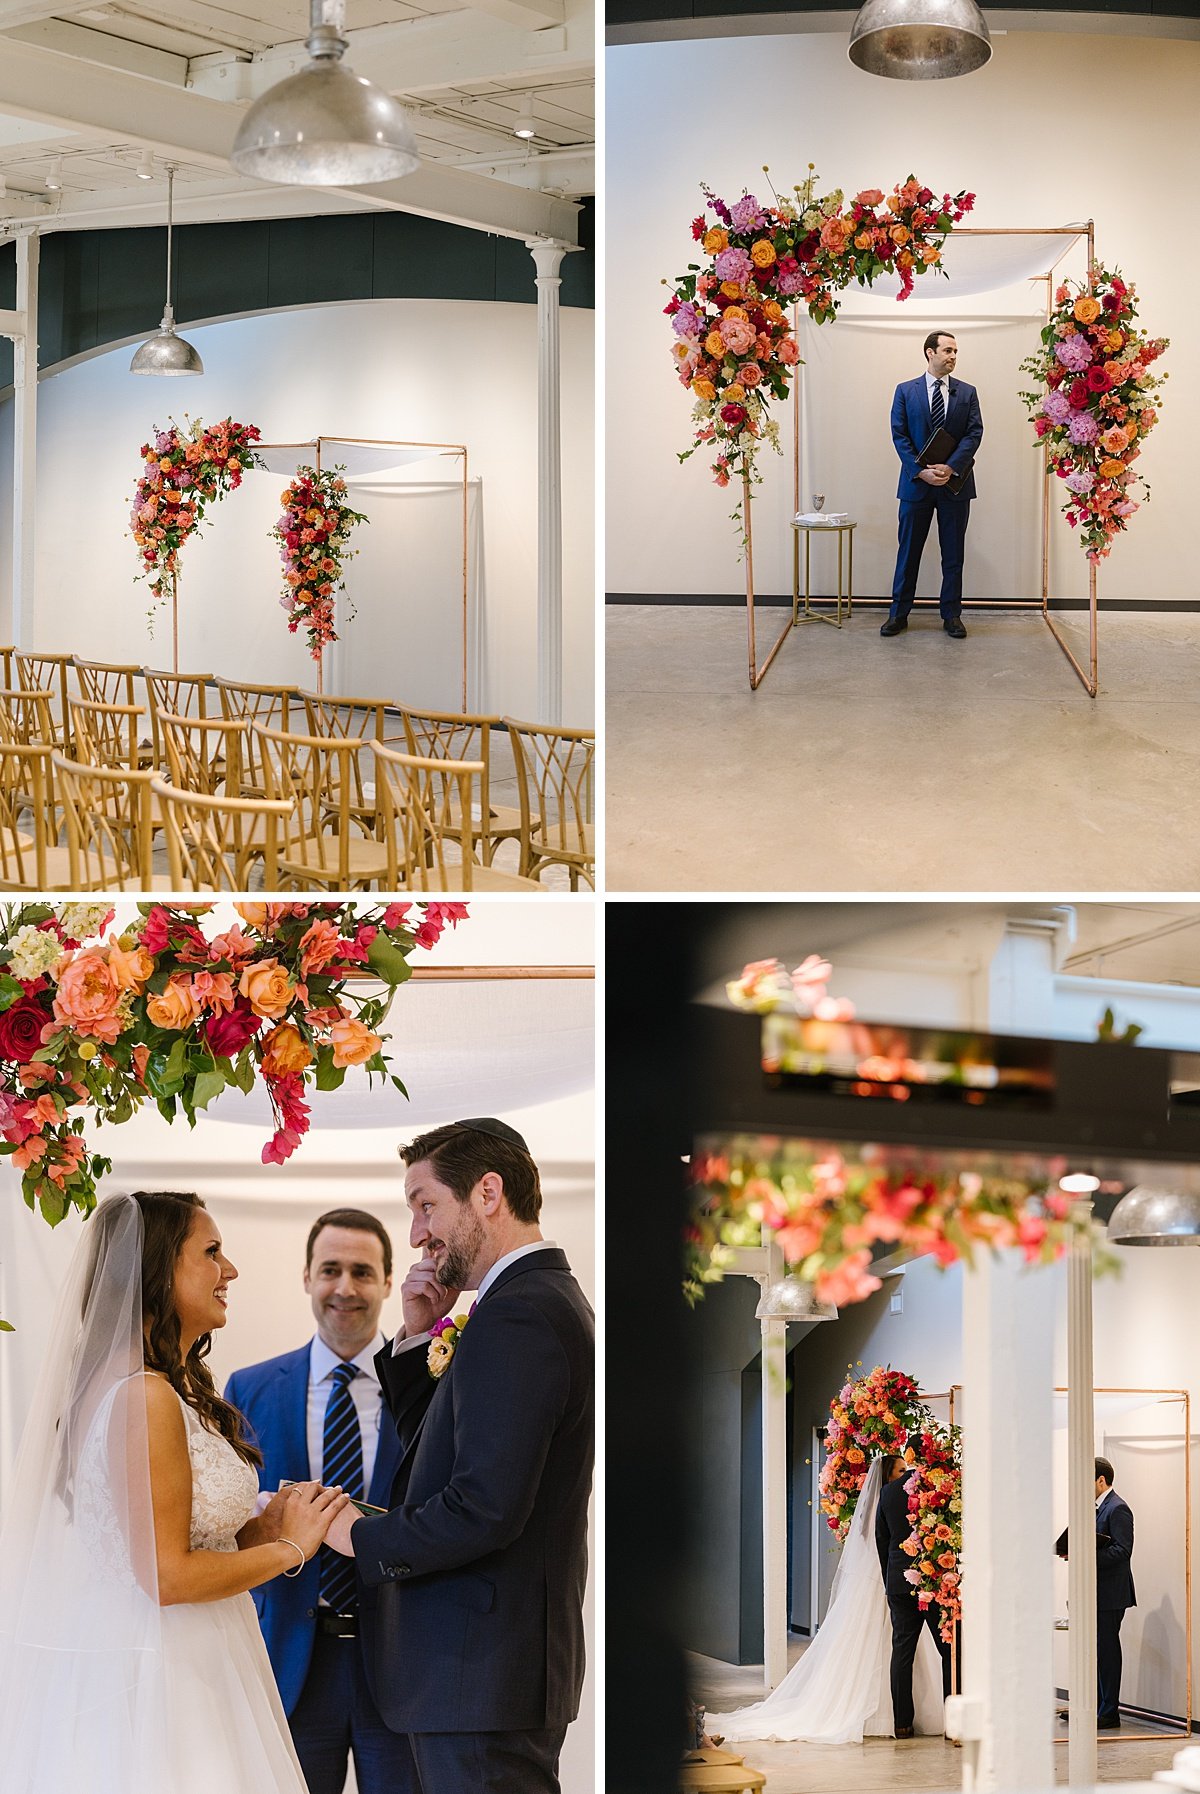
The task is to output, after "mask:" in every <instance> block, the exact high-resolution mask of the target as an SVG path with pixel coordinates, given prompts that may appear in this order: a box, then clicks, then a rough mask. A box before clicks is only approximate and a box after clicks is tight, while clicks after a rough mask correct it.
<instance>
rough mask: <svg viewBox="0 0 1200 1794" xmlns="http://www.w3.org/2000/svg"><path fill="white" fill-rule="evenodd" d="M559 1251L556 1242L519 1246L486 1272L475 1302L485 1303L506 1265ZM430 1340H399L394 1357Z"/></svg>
mask: <svg viewBox="0 0 1200 1794" xmlns="http://www.w3.org/2000/svg"><path fill="white" fill-rule="evenodd" d="M557 1249H558V1242H557V1241H556V1240H530V1242H529V1244H528V1245H527V1246H518V1247H517V1248H516V1250H515V1251H513V1252H506V1253H505V1254H504V1257H503V1258H498V1259H497V1260H496V1262H495V1264H494V1265H493V1266H492V1268H491V1270H490V1271H485V1272H484V1274H483V1276H482V1277H481V1278H480V1279H479V1288H478V1289H477V1290H476V1291H475V1300H476V1301H477V1302H482V1301H483V1298H484V1297H485V1296H486V1295H487V1292H488V1291H489V1289H491V1287H492V1285H493V1283H495V1281H496V1279H497V1277H498V1276H499V1275H500V1273H501V1271H502V1270H504V1268H505V1266H506V1265H512V1264H516V1262H517V1260H518V1258H527V1257H528V1256H529V1254H530V1253H531V1252H554V1251H557ZM429 1339H430V1335H429V1334H428V1333H414V1334H413V1336H412V1338H411V1339H397V1340H396V1341H395V1343H394V1344H393V1346H392V1357H393V1358H395V1357H398V1356H399V1354H400V1353H401V1352H407V1351H409V1350H411V1348H412V1347H413V1346H419V1345H427V1344H428V1342H429Z"/></svg>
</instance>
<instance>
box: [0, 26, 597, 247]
mask: <svg viewBox="0 0 1200 1794" xmlns="http://www.w3.org/2000/svg"><path fill="white" fill-rule="evenodd" d="M307 29H308V5H307V3H306V0H238V3H235V4H229V5H219V4H213V3H211V0H170V3H167V0H164V3H163V4H161V5H159V4H154V3H153V0H150V3H146V4H142V3H138V0H134V3H132V4H129V3H125V0H122V3H121V4H111V5H106V4H101V5H77V4H75V3H74V0H66V4H65V5H62V4H60V5H59V6H58V7H56V8H54V9H53V10H52V9H51V7H50V6H47V5H39V4H38V0H0V179H2V180H3V181H4V183H5V185H6V186H7V190H8V191H7V196H6V197H2V198H0V231H3V229H4V228H5V223H6V222H7V226H8V228H9V230H12V229H13V228H16V227H19V226H20V224H22V223H27V224H28V223H35V224H37V225H38V227H39V228H40V229H43V230H64V229H83V228H87V229H94V228H118V227H126V226H130V225H140V224H160V223H161V222H162V221H163V218H164V216H165V204H166V178H165V170H166V166H167V164H168V162H170V163H172V164H174V165H175V166H176V167H177V170H178V173H177V179H176V216H177V217H178V218H179V219H180V221H181V222H202V221H213V220H229V219H236V218H261V217H275V216H298V215H299V216H305V215H313V214H316V213H319V212H320V213H328V212H340V211H357V210H361V209H363V207H368V208H372V207H373V208H385V209H396V210H401V211H414V212H418V213H423V214H425V215H428V216H433V217H438V218H445V219H448V220H450V221H452V222H456V223H463V224H467V225H473V226H475V227H476V228H479V229H485V230H494V231H498V232H499V233H500V234H505V235H512V236H519V237H526V236H548V237H556V238H558V239H559V240H563V241H567V242H574V241H575V240H576V239H577V231H576V228H575V217H576V212H575V206H574V204H573V203H571V202H573V201H576V200H578V199H579V198H581V197H583V196H585V195H588V194H591V193H594V191H595V154H594V134H595V103H594V80H595V69H594V18H593V10H592V4H591V0H478V3H477V4H476V5H475V6H472V7H463V6H461V5H459V4H457V0H348V6H347V33H346V35H347V37H348V39H349V44H350V48H349V50H348V51H347V54H346V58H345V60H346V63H347V64H348V65H349V66H351V67H353V69H354V70H355V72H356V73H358V74H362V75H365V76H367V77H368V78H369V79H370V80H372V81H375V82H376V83H378V85H380V86H382V87H385V88H386V89H387V90H388V91H389V92H391V93H393V94H395V95H396V96H397V97H398V98H399V99H400V100H402V101H403V103H404V104H405V106H406V107H407V109H408V111H409V114H410V116H411V118H412V122H413V126H414V129H415V132H416V137H417V145H418V149H419V151H420V154H421V158H422V168H421V169H420V170H418V171H417V173H416V174H414V175H411V176H409V177H408V178H407V179H406V180H403V181H396V182H389V183H387V184H385V185H383V186H380V187H376V188H372V189H370V190H366V191H364V190H362V189H359V190H350V189H342V190H338V191H317V190H312V189H300V190H296V189H289V188H280V187H273V186H268V185H267V184H265V183H263V182H258V181H252V180H244V179H242V178H241V177H239V176H237V175H236V174H234V172H233V170H232V169H231V168H230V167H229V164H228V152H229V148H230V146H231V145H232V142H233V138H234V135H235V133H236V131H237V126H238V122H239V120H240V118H241V116H242V114H243V112H244V110H245V108H246V107H247V105H249V104H250V102H251V101H253V100H254V99H255V98H257V97H258V95H259V94H260V93H263V92H265V91H266V90H267V89H268V88H269V87H271V86H273V85H274V84H275V82H277V81H279V80H282V79H283V78H284V77H286V76H287V75H288V74H290V73H292V72H294V70H296V69H298V68H300V67H302V66H303V65H304V63H305V61H306V60H307V57H306V53H305V50H304V43H303V40H304V38H305V36H306V35H307ZM527 97H531V98H532V103H533V114H534V120H535V124H536V134H535V136H534V138H533V140H532V142H530V143H526V142H525V141H523V140H522V139H519V138H517V137H516V136H515V135H514V133H513V128H512V127H513V122H514V120H515V118H516V116H517V113H518V112H519V111H520V109H521V106H522V102H523V101H524V100H525V99H526V98H527ZM145 149H149V150H151V152H152V155H153V166H154V171H155V178H154V179H153V180H152V181H145V180H140V179H139V178H138V175H137V166H138V163H139V160H140V158H141V155H142V152H143V150H145ZM57 157H61V159H62V164H61V179H62V190H61V192H59V193H54V192H51V191H49V190H47V188H46V177H47V174H48V173H49V172H50V170H51V164H52V162H53V161H54V159H55V158H57Z"/></svg>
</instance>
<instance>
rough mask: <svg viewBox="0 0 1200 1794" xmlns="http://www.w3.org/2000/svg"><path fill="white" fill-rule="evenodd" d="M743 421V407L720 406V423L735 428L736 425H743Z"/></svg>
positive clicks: (744, 415)
mask: <svg viewBox="0 0 1200 1794" xmlns="http://www.w3.org/2000/svg"><path fill="white" fill-rule="evenodd" d="M745 421H746V407H745V406H744V405H722V407H721V422H722V423H725V424H729V425H730V427H731V428H736V426H737V425H739V424H744V423H745Z"/></svg>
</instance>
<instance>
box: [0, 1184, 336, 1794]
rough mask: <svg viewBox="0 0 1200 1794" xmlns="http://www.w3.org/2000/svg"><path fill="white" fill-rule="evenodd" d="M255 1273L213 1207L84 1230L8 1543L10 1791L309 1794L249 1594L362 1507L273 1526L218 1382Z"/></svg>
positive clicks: (253, 1457) (322, 1502)
mask: <svg viewBox="0 0 1200 1794" xmlns="http://www.w3.org/2000/svg"><path fill="white" fill-rule="evenodd" d="M236 1276H237V1271H236V1270H235V1268H234V1266H233V1265H232V1264H231V1263H230V1262H229V1260H228V1259H227V1258H226V1257H225V1256H224V1254H223V1251H222V1247H221V1239H220V1235H219V1233H218V1231H217V1228H216V1226H215V1225H214V1223H213V1221H212V1219H211V1217H210V1216H209V1214H208V1212H207V1210H206V1209H205V1208H204V1206H203V1204H202V1203H201V1201H200V1199H199V1197H197V1196H190V1195H171V1194H153V1195H146V1194H142V1193H138V1194H136V1195H133V1196H118V1197H113V1198H110V1199H109V1200H107V1201H105V1202H103V1203H102V1204H101V1205H100V1207H99V1208H98V1209H97V1210H96V1212H95V1214H94V1215H93V1216H92V1218H91V1219H90V1220H89V1221H88V1223H87V1225H86V1227H85V1229H84V1233H83V1237H82V1239H81V1240H80V1243H79V1248H78V1250H77V1252H76V1254H75V1258H74V1260H73V1262H72V1265H71V1269H70V1272H69V1274H68V1277H67V1283H66V1288H65V1290H64V1293H63V1298H62V1303H61V1306H60V1309H59V1313H58V1317H57V1321H56V1325H55V1327H54V1329H53V1332H52V1334H51V1343H50V1346H49V1350H48V1353H47V1357H46V1360H45V1363H44V1364H43V1366H42V1372H41V1376H40V1378H39V1382H38V1388H37V1393H36V1395H35V1398H34V1404H33V1408H32V1410H31V1413H30V1418H29V1421H28V1424H27V1426H26V1429H25V1436H24V1439H23V1441H22V1445H21V1450H20V1453H19V1455H18V1458H17V1465H16V1471H15V1475H14V1480H13V1487H12V1491H11V1497H10V1499H9V1501H8V1503H7V1511H6V1517H5V1522H4V1528H3V1532H2V1533H0V1738H2V1739H3V1753H4V1788H5V1794H63V1790H64V1789H68V1788H72V1787H79V1788H87V1789H88V1790H89V1794H151V1791H152V1790H155V1789H164V1790H165V1789H169V1790H170V1791H171V1794H212V1790H213V1789H220V1790H221V1794H305V1783H304V1777H303V1775H302V1774H301V1770H300V1764H299V1762H298V1760H297V1758H296V1753H295V1751H294V1749H293V1747H292V1741H291V1736H290V1734H289V1731H288V1726H287V1721H286V1719H285V1718H284V1713H283V1707H282V1705H281V1703H280V1700H279V1695H278V1693H277V1692H276V1687H275V1680H274V1677H273V1675H272V1673H271V1666H270V1662H269V1660H268V1657H267V1653H266V1648H265V1646H264V1644H263V1641H262V1635H261V1633H260V1632H259V1627H258V1620H257V1618H256V1616H255V1612H254V1604H253V1602H252V1601H251V1600H250V1598H249V1594H248V1591H249V1590H250V1589H252V1588H257V1587H258V1586H259V1585H260V1584H262V1583H264V1582H268V1581H269V1580H270V1579H271V1578H272V1577H274V1576H278V1575H282V1574H287V1573H289V1572H291V1573H292V1574H296V1573H297V1572H298V1571H299V1569H300V1568H301V1567H302V1566H303V1565H304V1564H305V1563H306V1562H307V1561H308V1559H309V1558H310V1557H311V1556H312V1555H313V1553H314V1552H315V1551H316V1550H317V1548H318V1547H319V1545H320V1544H321V1542H322V1540H323V1539H324V1537H325V1533H326V1531H327V1530H328V1527H329V1524H330V1522H331V1520H332V1519H333V1517H334V1515H335V1514H336V1513H338V1512H339V1511H340V1510H341V1509H342V1508H343V1507H344V1506H345V1503H346V1500H347V1497H345V1496H344V1495H342V1494H341V1493H340V1492H339V1491H338V1490H332V1489H321V1488H320V1486H319V1485H318V1484H313V1483H309V1484H303V1485H298V1486H295V1487H292V1488H289V1489H288V1490H287V1491H286V1492H281V1493H280V1494H277V1495H275V1496H273V1497H272V1499H271V1501H270V1503H269V1505H268V1506H267V1508H266V1509H265V1511H264V1512H263V1513H262V1514H261V1515H259V1514H257V1513H256V1508H257V1501H258V1477H257V1475H256V1472H255V1464H256V1463H257V1462H260V1461H261V1460H260V1459H259V1457H258V1453H257V1452H256V1450H255V1449H254V1447H253V1446H252V1445H250V1444H249V1443H248V1442H247V1441H246V1439H245V1438H244V1436H243V1431H242V1417H241V1416H240V1415H239V1414H238V1412H237V1410H236V1409H234V1408H231V1407H230V1406H229V1405H228V1404H227V1403H226V1402H223V1401H222V1400H221V1399H220V1397H219V1396H218V1394H217V1392H216V1389H215V1388H214V1386H213V1381H212V1377H211V1376H210V1374H209V1372H208V1369H207V1367H206V1366H205V1364H204V1359H205V1357H206V1356H207V1353H208V1350H209V1345H210V1340H211V1334H212V1332H213V1331H214V1330H215V1329H216V1328H217V1327H223V1326H224V1325H225V1319H226V1308H225V1305H226V1301H227V1298H228V1286H229V1284H230V1282H231V1281H232V1280H233V1278H234V1277H236Z"/></svg>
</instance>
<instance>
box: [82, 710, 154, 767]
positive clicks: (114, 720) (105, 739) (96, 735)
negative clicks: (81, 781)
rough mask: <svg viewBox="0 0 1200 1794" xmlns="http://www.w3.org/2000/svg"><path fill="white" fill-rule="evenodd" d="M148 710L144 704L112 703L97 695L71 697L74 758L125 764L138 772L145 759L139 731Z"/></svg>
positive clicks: (106, 764)
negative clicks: (98, 697) (93, 696)
mask: <svg viewBox="0 0 1200 1794" xmlns="http://www.w3.org/2000/svg"><path fill="white" fill-rule="evenodd" d="M145 714H146V711H145V707H144V706H143V705H141V704H110V703H108V702H106V701H104V700H101V699H97V698H72V699H71V737H72V742H73V746H74V753H75V758H76V759H77V760H79V761H83V762H86V763H88V764H90V765H92V766H112V767H125V768H127V769H128V770H129V771H130V772H136V771H137V770H138V768H139V767H140V765H141V763H142V755H141V746H140V742H139V733H140V726H141V719H142V718H143V717H144V716H145Z"/></svg>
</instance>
